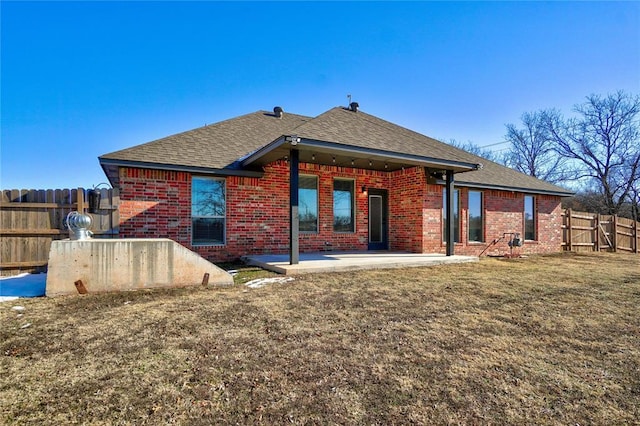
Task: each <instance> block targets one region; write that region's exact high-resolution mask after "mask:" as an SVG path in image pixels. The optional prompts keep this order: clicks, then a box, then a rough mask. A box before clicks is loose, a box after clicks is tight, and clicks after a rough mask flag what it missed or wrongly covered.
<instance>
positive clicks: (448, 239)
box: [445, 170, 455, 256]
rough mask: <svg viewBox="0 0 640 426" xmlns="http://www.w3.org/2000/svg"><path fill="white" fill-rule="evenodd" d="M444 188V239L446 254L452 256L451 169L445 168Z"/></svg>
mask: <svg viewBox="0 0 640 426" xmlns="http://www.w3.org/2000/svg"><path fill="white" fill-rule="evenodd" d="M445 188H446V189H447V197H446V199H445V204H446V206H445V210H446V212H447V219H446V223H445V229H446V230H447V235H445V240H446V243H447V256H453V254H454V245H455V230H454V227H453V219H454V218H453V197H454V194H453V191H454V188H453V170H447V180H446V187H445Z"/></svg>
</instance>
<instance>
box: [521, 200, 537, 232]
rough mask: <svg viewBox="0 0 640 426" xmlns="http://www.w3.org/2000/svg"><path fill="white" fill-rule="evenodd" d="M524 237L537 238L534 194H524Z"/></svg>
mask: <svg viewBox="0 0 640 426" xmlns="http://www.w3.org/2000/svg"><path fill="white" fill-rule="evenodd" d="M524 239H525V240H530V241H533V240H535V239H536V200H535V198H534V197H533V195H525V196H524Z"/></svg>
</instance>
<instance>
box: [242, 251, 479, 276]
mask: <svg viewBox="0 0 640 426" xmlns="http://www.w3.org/2000/svg"><path fill="white" fill-rule="evenodd" d="M243 260H244V261H245V263H247V264H249V265H253V266H259V267H260V268H263V269H266V270H268V271H273V272H277V273H279V274H284V275H300V274H311V273H319V272H344V271H357V270H365V269H389V268H414V267H420V266H434V265H441V264H444V263H466V262H477V261H478V257H476V256H457V255H455V256H445V255H443V254H422V253H403V252H389V251H366V252H322V253H300V263H298V264H297V265H289V256H288V255H286V254H266V255H256V256H245V257H243Z"/></svg>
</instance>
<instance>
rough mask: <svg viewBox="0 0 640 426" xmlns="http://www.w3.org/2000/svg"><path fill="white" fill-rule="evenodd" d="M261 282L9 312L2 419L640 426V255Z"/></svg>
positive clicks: (50, 302)
mask: <svg viewBox="0 0 640 426" xmlns="http://www.w3.org/2000/svg"><path fill="white" fill-rule="evenodd" d="M266 275H269V274H267V273H261V272H257V271H255V270H250V269H248V270H246V271H241V272H240V274H239V275H238V276H237V278H236V279H237V282H238V284H237V285H236V286H234V287H231V288H219V289H218V288H216V289H213V288H211V289H203V288H193V289H178V290H170V291H168V290H167V291H165V290H156V291H142V292H131V293H120V294H103V295H86V296H73V297H61V298H56V299H31V300H27V299H21V300H19V301H14V302H5V303H2V304H0V370H1V372H2V374H0V423H5V424H13V423H33V424H73V423H88V424H124V423H134V424H167V423H178V424H253V423H260V424H285V423H286V424H289V423H293V424H407V423H418V424H446V423H454V424H458V423H461V424H563V425H569V424H571V425H576V424H580V425H583V424H602V425H610V424H638V422H639V419H640V256H638V255H635V256H632V255H625V254H615V255H614V254H589V255H586V254H585V255H576V254H564V255H554V256H539V257H531V258H528V259H515V260H503V259H488V258H484V259H482V261H481V262H480V263H476V264H460V265H443V266H437V267H432V268H411V269H401V270H378V271H364V272H355V273H336V274H325V275H310V276H305V277H303V278H297V279H296V280H295V281H292V282H287V283H282V284H271V285H269V286H267V287H264V288H260V289H247V288H246V286H244V285H242V284H241V282H242V281H243V280H244V281H246V280H247V279H248V277H254V276H266ZM17 304H20V305H22V306H24V307H25V308H26V309H25V311H24V313H23V315H22V316H18V314H17V312H16V311H14V310H12V309H11V308H12V307H13V306H15V305H17ZM25 324H31V325H30V326H28V327H26V328H22V327H23V326H24V325H25Z"/></svg>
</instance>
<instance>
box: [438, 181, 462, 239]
mask: <svg viewBox="0 0 640 426" xmlns="http://www.w3.org/2000/svg"><path fill="white" fill-rule="evenodd" d="M459 193H460V191H458V190H457V189H454V190H453V241H454V242H456V243H459V242H460V214H459V213H460V210H459V204H458V198H459ZM442 206H443V208H442V241H447V190H446V189H443V190H442Z"/></svg>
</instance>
